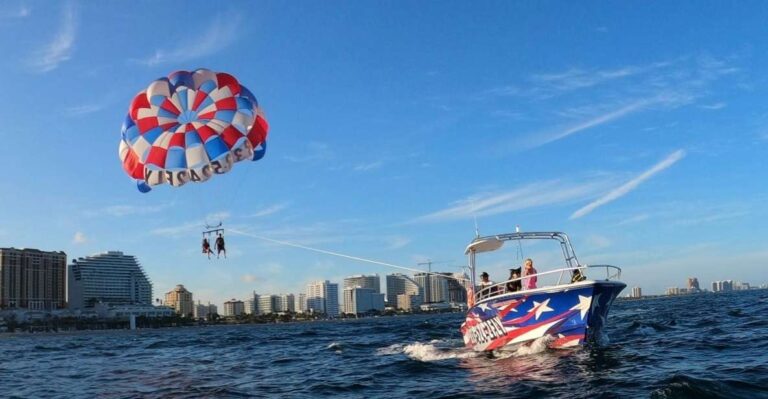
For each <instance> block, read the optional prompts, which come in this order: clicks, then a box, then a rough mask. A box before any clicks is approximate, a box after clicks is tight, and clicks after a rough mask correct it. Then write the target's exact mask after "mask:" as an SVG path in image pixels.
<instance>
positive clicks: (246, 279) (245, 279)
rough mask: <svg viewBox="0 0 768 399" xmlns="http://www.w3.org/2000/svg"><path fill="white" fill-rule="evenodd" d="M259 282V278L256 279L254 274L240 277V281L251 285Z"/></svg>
mask: <svg viewBox="0 0 768 399" xmlns="http://www.w3.org/2000/svg"><path fill="white" fill-rule="evenodd" d="M257 280H258V277H256V276H255V275H253V274H243V275H242V276H240V281H242V282H244V283H249V284H251V283H255V282H256V281H257Z"/></svg>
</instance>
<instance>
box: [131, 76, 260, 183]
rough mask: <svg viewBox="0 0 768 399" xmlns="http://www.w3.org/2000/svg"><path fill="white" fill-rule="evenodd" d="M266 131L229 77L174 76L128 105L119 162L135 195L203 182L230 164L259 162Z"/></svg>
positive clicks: (255, 107)
mask: <svg viewBox="0 0 768 399" xmlns="http://www.w3.org/2000/svg"><path fill="white" fill-rule="evenodd" d="M268 130H269V126H268V124H267V120H266V118H265V117H264V112H263V111H262V109H261V107H259V103H258V102H257V101H256V97H254V96H253V94H252V93H251V92H250V91H249V90H248V89H247V88H246V87H245V86H242V85H241V84H240V83H239V82H238V81H237V79H236V78H235V77H234V76H232V75H228V74H226V73H217V72H213V71H210V70H207V69H198V70H195V71H192V72H188V71H177V72H174V73H172V74H170V75H168V77H167V78H161V79H158V80H155V81H154V82H152V83H151V84H150V85H149V87H147V88H146V89H145V90H144V91H142V92H140V93H139V94H137V95H136V97H135V98H134V99H133V101H132V102H131V106H130V108H129V110H128V116H126V118H125V122H124V123H123V128H122V134H121V135H122V138H121V140H120V161H122V163H123V169H125V171H126V173H128V175H130V176H131V177H132V178H134V179H136V181H137V185H138V187H139V190H140V191H141V192H147V191H149V190H150V189H151V186H156V185H158V184H163V183H168V184H170V185H172V186H182V185H184V184H185V183H187V182H190V181H192V182H203V181H206V180H208V179H209V178H211V176H213V175H214V174H222V173H226V172H228V171H229V170H230V169H231V168H232V165H233V164H234V163H235V162H239V161H242V160H245V159H250V160H252V161H257V160H259V159H261V158H262V157H263V156H264V153H265V151H266V149H267V141H266V139H267V132H268Z"/></svg>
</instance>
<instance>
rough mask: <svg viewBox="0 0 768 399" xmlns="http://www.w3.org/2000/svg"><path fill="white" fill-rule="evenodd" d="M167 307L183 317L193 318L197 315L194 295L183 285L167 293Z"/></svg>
mask: <svg viewBox="0 0 768 399" xmlns="http://www.w3.org/2000/svg"><path fill="white" fill-rule="evenodd" d="M165 306H168V307H171V308H173V309H174V310H175V311H176V314H179V315H181V316H182V317H193V316H194V313H195V309H194V306H195V301H193V300H192V293H191V292H189V291H188V290H187V289H186V288H184V286H183V285H181V284H179V285H177V286H176V287H175V288H174V289H172V290H170V291H168V292H166V293H165Z"/></svg>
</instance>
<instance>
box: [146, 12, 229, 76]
mask: <svg viewBox="0 0 768 399" xmlns="http://www.w3.org/2000/svg"><path fill="white" fill-rule="evenodd" d="M239 26H240V18H239V17H238V16H236V15H219V16H217V17H215V18H214V19H213V23H212V24H211V25H210V26H209V27H208V29H207V30H206V31H205V32H203V34H202V35H199V36H196V37H192V38H190V39H189V40H186V41H181V43H180V44H179V45H178V46H175V47H174V48H173V49H172V50H168V49H157V50H155V53H154V54H153V55H152V56H150V57H148V58H146V59H142V60H139V63H141V64H144V65H147V66H154V65H159V64H165V63H169V62H186V61H190V60H193V59H196V58H200V57H205V56H208V55H211V54H214V53H216V52H218V51H220V50H222V49H224V48H226V47H227V46H229V45H230V44H232V43H233V42H234V41H235V39H237V37H238V36H237V31H238V29H239Z"/></svg>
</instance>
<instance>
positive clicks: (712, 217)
mask: <svg viewBox="0 0 768 399" xmlns="http://www.w3.org/2000/svg"><path fill="white" fill-rule="evenodd" d="M749 214H750V212H749V211H746V210H742V211H724V212H717V213H712V214H709V215H701V216H697V217H692V218H687V219H681V220H677V221H675V222H673V224H675V225H678V226H694V225H699V224H706V223H712V222H719V221H723V220H728V219H736V218H741V217H744V216H747V215H749Z"/></svg>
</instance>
